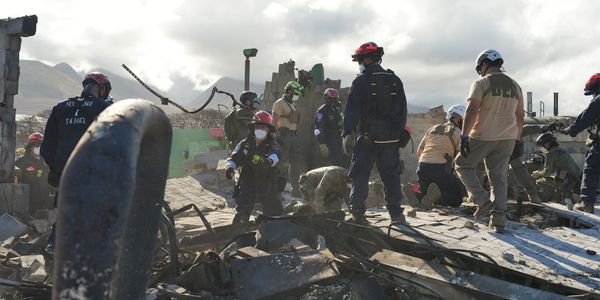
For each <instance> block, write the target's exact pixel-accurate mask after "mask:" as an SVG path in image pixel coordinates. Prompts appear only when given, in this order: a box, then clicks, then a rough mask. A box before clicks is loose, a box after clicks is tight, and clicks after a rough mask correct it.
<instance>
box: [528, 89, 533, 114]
mask: <svg viewBox="0 0 600 300" xmlns="http://www.w3.org/2000/svg"><path fill="white" fill-rule="evenodd" d="M532 112H533V93H532V92H527V115H528V116H531V113H532Z"/></svg>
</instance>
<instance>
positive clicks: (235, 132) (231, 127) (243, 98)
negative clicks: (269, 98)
mask: <svg viewBox="0 0 600 300" xmlns="http://www.w3.org/2000/svg"><path fill="white" fill-rule="evenodd" d="M240 102H241V103H242V105H241V106H240V107H238V108H236V109H233V110H232V111H231V112H230V113H229V114H227V116H225V124H224V131H225V137H226V138H227V145H228V146H229V151H233V149H235V146H237V144H238V143H239V142H240V141H241V140H242V139H244V138H245V137H246V136H248V133H249V132H248V125H249V124H250V122H252V119H253V117H254V113H255V112H256V110H257V109H258V107H259V106H260V100H259V99H258V96H257V95H256V93H255V92H251V91H244V92H242V94H240Z"/></svg>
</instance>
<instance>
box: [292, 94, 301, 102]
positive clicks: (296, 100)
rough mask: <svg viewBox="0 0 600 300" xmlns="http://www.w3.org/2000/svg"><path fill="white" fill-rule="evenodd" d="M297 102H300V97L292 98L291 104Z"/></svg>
mask: <svg viewBox="0 0 600 300" xmlns="http://www.w3.org/2000/svg"><path fill="white" fill-rule="evenodd" d="M298 100H300V96H298V95H294V96H292V102H298Z"/></svg>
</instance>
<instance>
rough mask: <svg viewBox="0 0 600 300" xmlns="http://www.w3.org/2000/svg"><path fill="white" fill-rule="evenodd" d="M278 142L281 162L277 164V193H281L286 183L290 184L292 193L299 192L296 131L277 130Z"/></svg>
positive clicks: (299, 171)
mask: <svg viewBox="0 0 600 300" xmlns="http://www.w3.org/2000/svg"><path fill="white" fill-rule="evenodd" d="M279 133H280V137H279V141H280V142H281V160H279V163H277V169H278V170H279V176H278V179H277V181H278V186H279V191H280V192H283V190H284V189H285V185H286V183H287V182H288V180H289V182H290V184H291V185H292V191H294V192H300V185H299V184H298V178H299V177H300V175H301V174H302V170H301V168H300V165H299V163H300V159H299V158H300V154H299V152H300V140H299V138H298V135H296V131H292V130H289V129H287V128H279Z"/></svg>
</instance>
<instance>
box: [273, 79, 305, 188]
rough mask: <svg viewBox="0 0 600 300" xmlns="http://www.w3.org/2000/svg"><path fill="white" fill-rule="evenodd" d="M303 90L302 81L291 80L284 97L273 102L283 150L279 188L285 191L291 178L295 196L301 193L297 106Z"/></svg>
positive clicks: (274, 120) (274, 122) (275, 120)
mask: <svg viewBox="0 0 600 300" xmlns="http://www.w3.org/2000/svg"><path fill="white" fill-rule="evenodd" d="M303 90H304V87H303V86H302V85H301V84H300V83H298V82H296V81H290V82H288V83H287V84H286V85H285V87H284V94H283V97H281V98H280V99H278V100H277V101H275V103H273V125H275V127H277V133H278V137H279V139H278V141H280V143H281V151H282V155H281V157H282V160H281V162H280V163H279V164H278V169H279V173H280V174H279V177H278V180H277V181H278V189H279V192H280V193H283V191H284V190H285V185H286V184H287V182H288V180H289V182H290V183H291V185H292V196H294V197H299V196H300V195H301V194H300V186H299V185H298V178H299V177H300V173H301V171H300V166H299V157H300V156H301V155H300V153H299V152H300V139H299V138H298V135H297V129H298V124H299V123H300V113H299V112H298V109H297V108H296V102H298V100H300V96H301V95H302V92H303Z"/></svg>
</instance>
